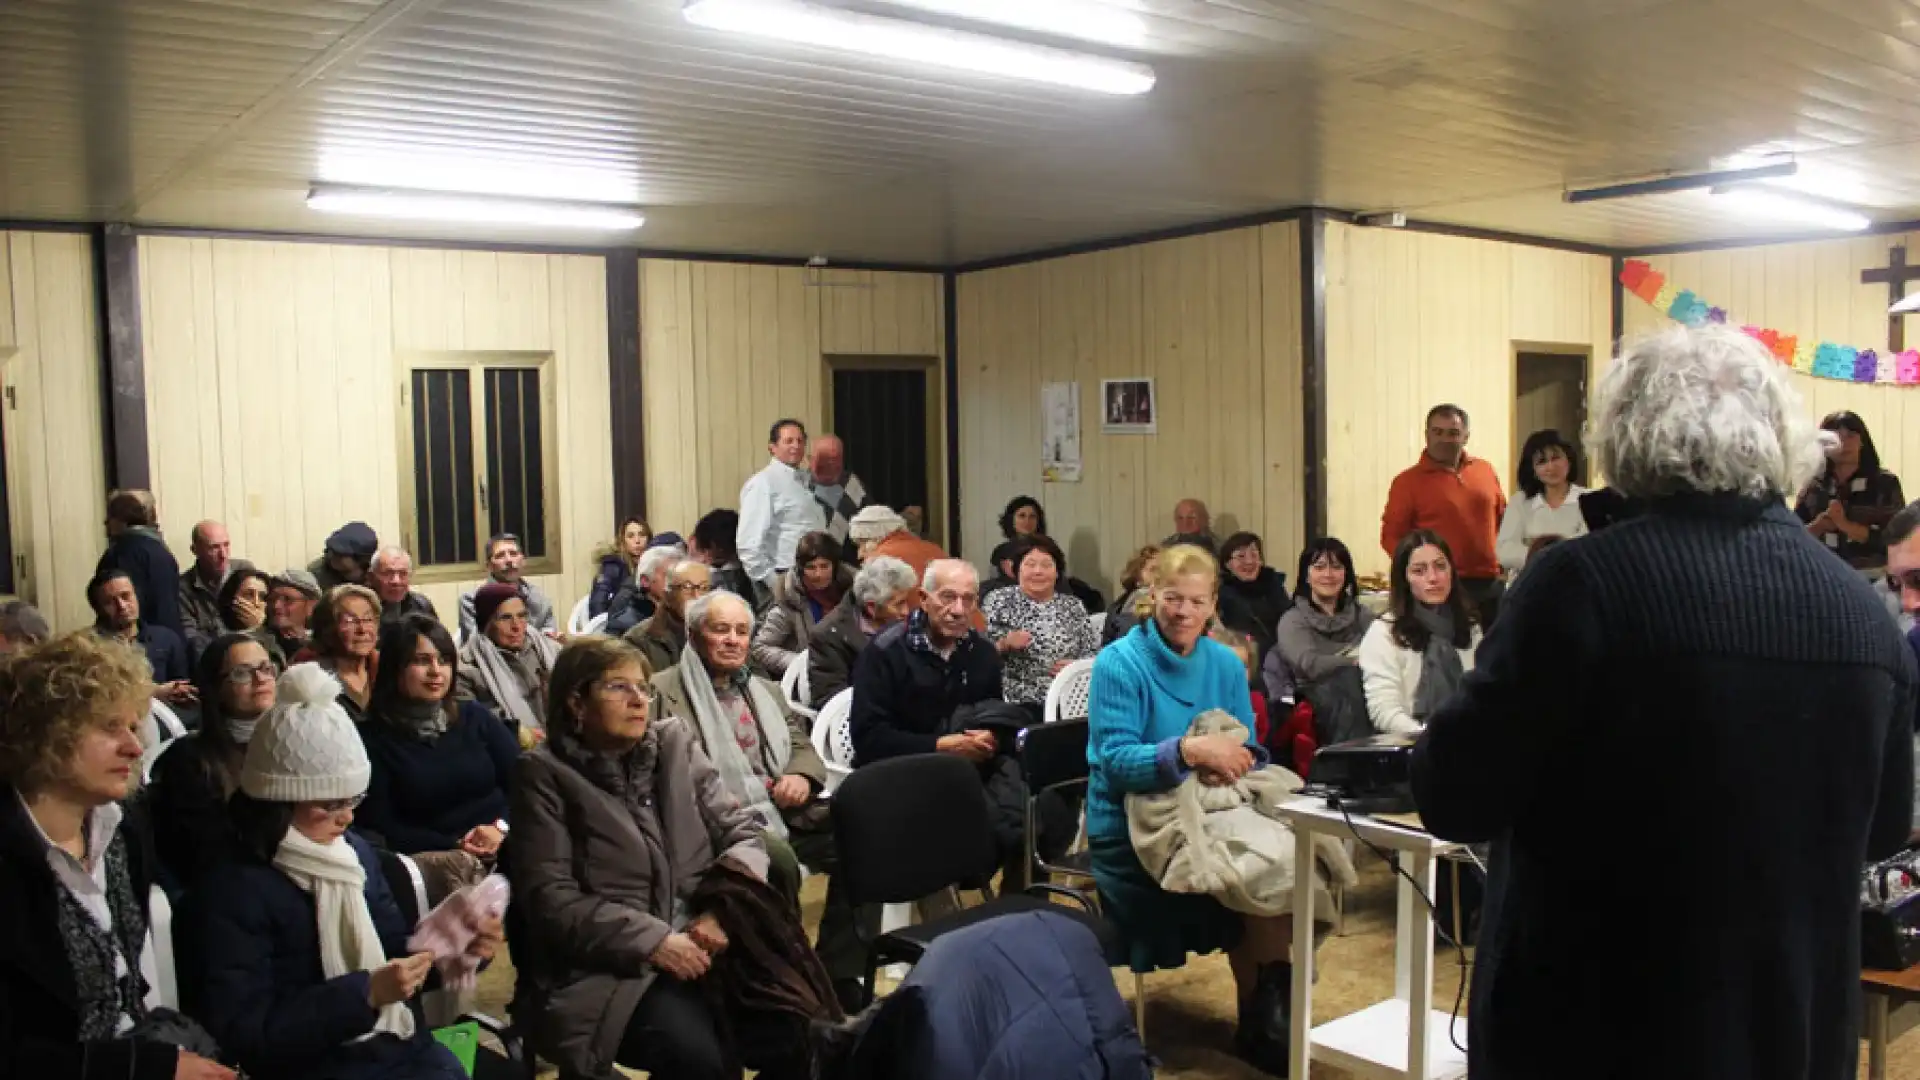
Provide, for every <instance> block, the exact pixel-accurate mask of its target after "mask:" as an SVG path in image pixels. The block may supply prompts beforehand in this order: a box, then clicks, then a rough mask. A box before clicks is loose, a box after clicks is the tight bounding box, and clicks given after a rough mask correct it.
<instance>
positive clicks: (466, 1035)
mask: <svg viewBox="0 0 1920 1080" xmlns="http://www.w3.org/2000/svg"><path fill="white" fill-rule="evenodd" d="M433 1037H434V1040H435V1041H436V1042H438V1043H439V1044H440V1045H441V1046H444V1047H446V1048H447V1049H449V1050H451V1051H453V1056H454V1057H456V1058H459V1059H460V1067H461V1068H462V1069H465V1070H466V1071H467V1075H468V1076H472V1075H473V1058H474V1055H475V1054H478V1053H479V1052H480V1025H479V1024H477V1023H475V1022H474V1021H472V1020H469V1021H467V1022H466V1023H464V1024H453V1025H451V1026H448V1027H443V1028H435V1029H434V1032H433Z"/></svg>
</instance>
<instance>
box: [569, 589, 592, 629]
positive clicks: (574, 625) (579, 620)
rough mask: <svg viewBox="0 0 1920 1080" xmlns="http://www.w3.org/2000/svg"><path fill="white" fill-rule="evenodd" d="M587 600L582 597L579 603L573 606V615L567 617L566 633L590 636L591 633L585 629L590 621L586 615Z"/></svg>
mask: <svg viewBox="0 0 1920 1080" xmlns="http://www.w3.org/2000/svg"><path fill="white" fill-rule="evenodd" d="M587 599H588V598H587V597H584V596H583V597H581V598H580V602H579V603H577V604H575V605H573V614H571V615H569V616H567V633H569V634H590V633H592V632H593V631H591V630H589V629H587V624H588V622H589V621H591V620H590V618H589V616H588V615H587Z"/></svg>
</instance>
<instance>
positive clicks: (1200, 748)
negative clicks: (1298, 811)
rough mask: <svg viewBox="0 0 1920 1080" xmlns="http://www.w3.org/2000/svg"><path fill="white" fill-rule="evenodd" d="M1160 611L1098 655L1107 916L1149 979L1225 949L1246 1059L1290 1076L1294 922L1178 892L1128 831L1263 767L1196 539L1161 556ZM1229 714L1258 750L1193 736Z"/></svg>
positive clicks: (1092, 792)
mask: <svg viewBox="0 0 1920 1080" xmlns="http://www.w3.org/2000/svg"><path fill="white" fill-rule="evenodd" d="M1153 580H1154V581H1155V582H1156V585H1155V587H1154V591H1153V617H1152V618H1150V619H1144V620H1142V621H1141V623H1140V625H1138V626H1136V627H1134V628H1133V629H1132V630H1131V631H1129V632H1128V633H1127V634H1126V635H1125V636H1124V637H1122V638H1120V639H1119V640H1118V641H1115V642H1114V643H1113V644H1112V645H1109V646H1108V647H1107V648H1105V649H1104V650H1102V651H1101V652H1100V655H1099V657H1098V658H1097V659H1096V660H1095V661H1094V663H1093V685H1092V687H1091V689H1090V691H1089V697H1088V718H1087V721H1088V725H1089V730H1088V743H1087V759H1088V763H1089V765H1090V766H1091V771H1090V776H1089V779H1088V786H1087V841H1088V846H1089V848H1090V850H1091V853H1092V856H1093V876H1094V881H1095V883H1096V884H1097V885H1098V886H1099V889H1100V898H1101V908H1102V910H1103V911H1104V913H1105V914H1106V916H1107V918H1108V919H1110V920H1112V921H1113V922H1114V923H1115V924H1116V925H1118V926H1119V928H1120V930H1121V931H1122V933H1123V934H1124V935H1125V937H1126V940H1127V945H1128V951H1129V954H1130V955H1129V957H1128V959H1129V962H1130V963H1131V964H1132V967H1133V970H1135V971H1138V972H1143V973H1144V972H1148V971H1154V970H1156V969H1159V968H1174V967H1179V966H1181V965H1182V964H1184V963H1186V959H1187V954H1188V953H1190V952H1192V953H1209V952H1213V951H1214V950H1216V949H1225V950H1227V957H1228V960H1229V962H1230V964H1231V965H1232V968H1233V977H1234V984H1235V986H1236V988H1237V989H1238V990H1239V995H1240V1026H1239V1030H1238V1031H1237V1032H1236V1034H1235V1036H1234V1042H1235V1044H1236V1048H1237V1049H1238V1051H1239V1052H1240V1054H1241V1056H1243V1057H1245V1058H1246V1059H1247V1060H1248V1061H1249V1062H1251V1063H1252V1064H1254V1065H1255V1066H1257V1067H1259V1068H1261V1069H1263V1070H1265V1071H1267V1072H1270V1073H1273V1074H1274V1075H1277V1076H1284V1075H1286V1069H1287V1036H1288V1017H1287V1012H1288V1002H1289V1000H1290V989H1291V986H1292V981H1293V974H1292V967H1291V965H1290V963H1289V959H1290V957H1291V946H1292V943H1293V919H1292V916H1290V915H1289V916H1282V917H1279V918H1255V917H1253V916H1248V915H1241V914H1239V913H1237V912H1233V911H1229V910H1228V909H1227V908H1225V907H1223V906H1221V904H1220V902H1219V901H1217V900H1215V899H1214V898H1213V897H1211V896H1204V895H1200V894H1194V893H1170V892H1167V891H1165V890H1164V889H1162V888H1160V886H1159V884H1158V883H1157V882H1156V881H1154V879H1153V878H1152V877H1151V876H1149V875H1148V874H1147V872H1146V870H1145V868H1143V867H1142V866H1141V865H1140V859H1139V857H1138V856H1136V855H1135V854H1134V851H1133V843H1132V841H1131V840H1130V839H1129V837H1128V835H1127V810H1126V797H1127V796H1128V795H1131V794H1137V793H1148V792H1157V791H1166V790H1167V789H1169V788H1172V787H1174V786H1175V785H1177V784H1179V783H1180V782H1181V781H1182V780H1184V779H1186V778H1187V777H1188V776H1189V775H1190V774H1196V773H1197V774H1198V775H1199V778H1200V780H1201V782H1202V783H1231V782H1233V781H1235V780H1238V779H1239V778H1240V777H1241V776H1244V775H1245V774H1246V773H1247V771H1248V770H1250V769H1253V768H1255V767H1257V766H1259V765H1264V764H1266V758H1267V754H1266V750H1265V749H1264V748H1262V747H1261V746H1260V745H1258V744H1257V743H1255V742H1253V741H1252V738H1253V736H1252V731H1253V709H1252V702H1251V698H1250V697H1249V695H1248V693H1247V669H1246V667H1245V665H1244V664H1242V663H1241V661H1240V658H1239V657H1238V656H1235V655H1234V654H1233V651H1232V650H1230V649H1228V648H1227V647H1226V646H1224V645H1221V644H1219V643H1218V642H1215V641H1210V640H1208V639H1207V624H1208V622H1209V621H1210V620H1211V619H1212V617H1213V613H1214V608H1215V605H1216V602H1217V600H1218V598H1219V590H1220V571H1219V565H1218V564H1217V563H1215V562H1214V559H1213V557H1212V556H1211V555H1208V554H1207V553H1206V552H1205V551H1202V550H1201V549H1200V548H1198V547H1194V546H1192V545H1185V544H1182V545H1178V546H1175V547H1171V548H1168V549H1167V550H1166V551H1164V552H1162V553H1161V554H1160V558H1159V560H1158V562H1157V564H1156V573H1155V575H1154V579H1153ZM1209 709H1223V710H1225V711H1227V712H1229V713H1231V714H1233V715H1234V716H1235V717H1236V718H1238V719H1239V720H1240V722H1241V723H1243V724H1245V725H1246V726H1247V731H1248V733H1249V734H1248V742H1246V743H1244V744H1242V743H1239V742H1236V741H1234V740H1232V739H1228V738H1224V737H1222V736H1218V735H1213V736H1190V735H1188V734H1187V729H1188V728H1189V727H1190V726H1191V725H1192V723H1193V719H1194V717H1196V716H1198V715H1200V714H1201V713H1203V712H1206V711H1208V710H1209Z"/></svg>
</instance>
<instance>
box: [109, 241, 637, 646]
mask: <svg viewBox="0 0 1920 1080" xmlns="http://www.w3.org/2000/svg"><path fill="white" fill-rule="evenodd" d="M140 255H141V283H142V290H143V293H144V296H143V298H142V300H143V303H142V306H143V319H142V327H143V331H144V334H145V348H146V360H147V365H146V367H147V394H148V400H149V403H150V404H149V408H150V417H149V428H148V430H149V443H150V446H149V452H150V453H151V455H152V461H153V470H154V494H155V497H156V498H157V499H158V500H159V503H160V512H161V522H162V525H163V527H164V530H165V534H166V536H167V539H168V541H169V542H170V543H171V544H172V545H173V547H174V549H175V555H176V556H177V557H178V558H179V559H180V560H181V561H182V563H183V564H184V563H185V562H186V561H187V560H189V559H191V557H192V556H191V555H190V554H189V552H188V550H187V544H188V539H189V535H188V534H189V530H191V528H192V526H193V524H194V522H196V521H199V520H201V519H203V518H215V519H218V520H220V521H222V522H224V523H225V524H226V525H227V528H228V530H229V532H230V533H231V535H232V537H233V547H234V553H235V554H236V555H237V556H240V557H244V558H248V559H251V560H253V561H254V562H255V563H257V564H258V565H260V566H262V567H263V568H265V569H268V570H279V569H281V568H283V567H286V566H288V565H296V564H297V565H301V566H304V565H306V563H307V562H308V561H310V560H311V559H312V558H313V557H314V556H315V555H316V554H318V552H319V550H320V546H321V544H322V543H323V542H324V541H325V539H326V536H327V534H328V533H330V532H332V531H333V530H334V529H336V528H338V527H339V526H340V525H341V524H342V523H344V522H346V521H350V520H364V521H366V522H367V523H368V524H370V525H372V526H373V528H374V530H375V531H376V532H377V533H379V534H380V536H381V537H382V539H383V540H387V539H391V540H397V539H398V538H399V535H400V496H399V474H398V469H399V464H398V460H397V432H398V425H399V422H400V417H399V413H398V410H399V407H400V406H399V396H398V389H397V388H398V383H399V377H400V376H399V369H398V368H397V367H396V355H397V354H399V353H404V352H407V351H413V350H446V349H452V350H482V349H487V350H491V349H521V350H532V351H541V352H546V351H551V352H552V353H553V354H554V363H555V376H556V377H555V379H554V386H555V387H556V390H557V392H558V395H559V400H558V401H557V402H555V407H556V416H557V418H558V430H557V431H556V432H555V440H556V442H555V449H556V451H557V452H558V454H559V455H560V461H561V467H560V469H559V484H560V490H559V492H557V493H555V494H554V495H553V501H552V506H553V512H555V513H558V514H559V515H560V535H561V551H560V552H559V554H560V556H561V567H562V572H561V573H560V574H557V575H547V576H542V577H538V578H535V579H534V580H536V581H537V582H538V583H539V584H540V585H541V587H542V588H543V589H545V590H547V592H548V593H550V594H551V595H552V596H553V598H554V601H555V603H556V604H560V605H564V606H566V607H569V608H570V607H571V605H572V604H573V602H574V601H575V600H577V599H579V598H580V597H581V596H583V595H585V594H586V591H587V589H588V588H589V586H590V585H591V584H592V580H593V575H594V572H595V570H596V569H597V567H596V564H595V561H594V559H593V558H592V554H593V549H594V548H595V547H596V546H598V545H599V544H601V543H602V542H604V541H605V540H607V539H608V538H610V537H611V535H612V532H613V516H614V511H613V507H612V495H611V491H610V488H609V485H608V483H607V475H606V474H607V464H606V463H607V462H608V460H609V459H610V457H611V454H612V443H611V432H610V420H609V415H608V389H607V352H606V350H607V325H606V297H605V287H606V285H605V276H606V270H605V263H604V261H603V260H601V259H598V258H593V257H589V256H558V255H554V256H547V255H526V254H518V253H495V252H487V251H442V250H436V249H421V248H383V247H376V246H369V245H351V244H341V245H331V244H307V243H271V242H264V241H242V240H211V239H188V238H175V237H142V238H141V240H140ZM474 584H475V582H472V581H466V582H446V583H436V584H432V585H423V586H421V588H422V591H424V592H426V593H427V594H428V595H429V596H431V597H432V598H433V601H434V603H435V605H437V606H438V607H439V608H440V611H441V613H442V615H443V616H446V617H448V618H449V619H451V617H452V614H453V612H454V611H455V606H454V605H455V602H456V599H457V597H458V594H459V593H460V592H461V591H462V590H464V589H467V588H471V587H472V586H473V585H474Z"/></svg>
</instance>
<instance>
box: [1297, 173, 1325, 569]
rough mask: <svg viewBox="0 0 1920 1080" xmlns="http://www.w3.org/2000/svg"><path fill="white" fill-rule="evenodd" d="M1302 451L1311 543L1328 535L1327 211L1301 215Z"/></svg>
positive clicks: (1308, 537)
mask: <svg viewBox="0 0 1920 1080" xmlns="http://www.w3.org/2000/svg"><path fill="white" fill-rule="evenodd" d="M1299 227H1300V391H1301V394H1300V401H1301V421H1302V431H1301V440H1300V441H1301V451H1302V457H1303V459H1304V465H1305V467H1304V475H1303V476H1302V478H1301V479H1302V484H1301V486H1302V488H1303V489H1304V492H1305V495H1306V499H1305V503H1306V505H1305V510H1306V524H1307V539H1308V540H1312V539H1313V538H1315V537H1319V536H1325V535H1327V212H1326V211H1325V210H1308V211H1305V212H1304V213H1302V214H1301V215H1300V226H1299Z"/></svg>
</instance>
